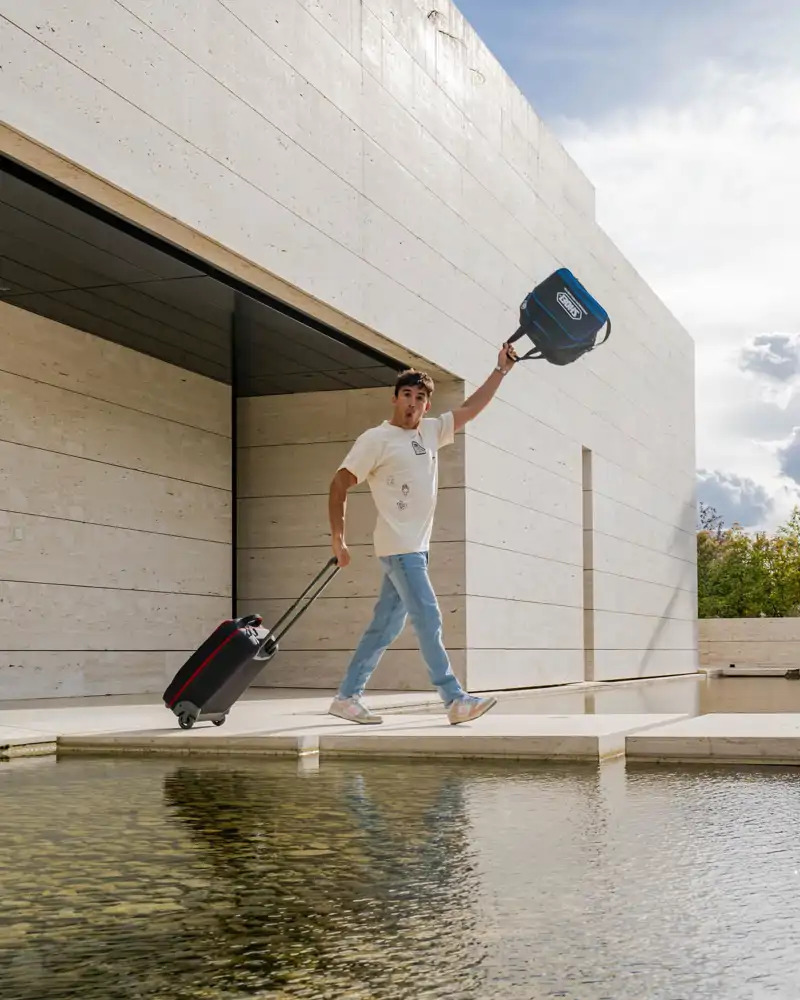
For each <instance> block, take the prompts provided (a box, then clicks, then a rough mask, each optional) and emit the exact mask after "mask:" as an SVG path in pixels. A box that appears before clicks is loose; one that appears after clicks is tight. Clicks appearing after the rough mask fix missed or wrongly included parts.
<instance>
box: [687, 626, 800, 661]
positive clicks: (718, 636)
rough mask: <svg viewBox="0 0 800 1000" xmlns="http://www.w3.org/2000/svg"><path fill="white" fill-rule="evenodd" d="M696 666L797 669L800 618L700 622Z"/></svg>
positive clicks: (799, 652) (799, 649) (799, 654)
mask: <svg viewBox="0 0 800 1000" xmlns="http://www.w3.org/2000/svg"><path fill="white" fill-rule="evenodd" d="M698 628H699V634H700V663H701V665H702V666H704V667H725V666H727V665H728V664H729V663H735V664H736V665H737V666H739V665H744V664H747V665H752V666H758V667H800V618H701V619H700V621H699V622H698Z"/></svg>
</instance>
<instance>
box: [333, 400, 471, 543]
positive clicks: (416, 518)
mask: <svg viewBox="0 0 800 1000" xmlns="http://www.w3.org/2000/svg"><path fill="white" fill-rule="evenodd" d="M454 440H455V433H454V419H453V414H452V412H448V413H444V414H442V416H441V417H429V418H423V420H422V421H421V423H420V425H419V427H417V428H415V429H414V430H411V429H408V430H406V429H405V428H402V427H397V426H395V425H393V424H391V423H390V422H389V421H388V420H385V421H384V422H383V423H382V424H380V425H378V426H377V427H372V428H370V429H369V430H367V431H364V433H363V434H361V435H359V437H358V438H357V439H356V441H355V442H354V444H353V446H352V448H351V449H350V451H349V452H348V454H347V456H346V457H345V460H344V462H343V463H342V465H341V466H340V468H347V469H348V470H349V471H350V472H351V473H352V474H353V475H354V476H355V477H356V480H357V482H358V483H359V484H360V483H363V482H368V483H369V488H370V492H371V493H372V498H373V500H374V501H375V506H376V508H377V510H376V513H377V515H378V516H377V519H376V522H375V532H374V536H373V537H374V543H375V552H376V555H378V556H389V555H399V554H402V553H404V552H423V551H427V550H428V548H429V547H430V537H431V531H432V527H433V516H434V511H435V508H436V494H437V489H438V465H439V462H438V451H439V449H440V448H443V447H445V446H446V445H449V444H452V443H453V441H454ZM409 445H410V446H411V447H409Z"/></svg>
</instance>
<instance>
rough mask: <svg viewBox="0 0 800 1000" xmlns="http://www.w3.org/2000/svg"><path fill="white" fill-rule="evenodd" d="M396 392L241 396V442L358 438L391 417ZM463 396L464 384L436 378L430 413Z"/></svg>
mask: <svg viewBox="0 0 800 1000" xmlns="http://www.w3.org/2000/svg"><path fill="white" fill-rule="evenodd" d="M392 391H393V390H392V389H391V388H388V387H380V388H377V389H350V390H342V391H340V392H302V393H300V392H298V393H293V394H292V395H287V396H249V397H246V398H244V399H240V400H239V403H238V408H239V446H240V447H241V448H253V447H276V446H279V445H286V444H294V445H296V444H319V443H325V442H340V441H346V442H350V441H355V439H356V438H357V437H358V435H359V434H361V433H363V432H364V431H365V430H367V429H368V428H370V427H374V426H376V425H377V424H379V423H381V421H383V420H386V419H389V418H390V417H391V406H392ZM463 399H464V383H463V382H451V383H449V382H437V383H436V390H435V393H434V403H433V406H432V408H431V411H430V415H431V416H438V415H440V414H441V413H444V412H445V411H446V410H448V409H451V408H453V407H457V406H458V405H459V404H460V403H461V402H463Z"/></svg>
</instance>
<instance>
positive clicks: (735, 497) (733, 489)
mask: <svg viewBox="0 0 800 1000" xmlns="http://www.w3.org/2000/svg"><path fill="white" fill-rule="evenodd" d="M697 499H698V503H704V504H708V505H709V506H710V507H713V508H714V510H715V511H716V512H717V514H719V515H720V517H721V518H722V520H723V522H724V524H725V525H726V526H727V527H730V526H731V525H732V524H739V525H741V527H742V528H752V527H755V526H757V525H759V524H763V522H764V521H765V520H766V518H767V517H769V515H770V513H771V511H772V507H773V504H774V501H773V499H772V497H770V495H769V494H768V493H767V491H766V490H765V489H764V487H763V486H759V485H758V483H755V482H753V480H752V479H747V478H746V477H743V476H736V475H731V474H730V473H725V472H719V471H718V470H716V471H714V472H711V471H709V470H708V469H700V470H699V471H698V473H697Z"/></svg>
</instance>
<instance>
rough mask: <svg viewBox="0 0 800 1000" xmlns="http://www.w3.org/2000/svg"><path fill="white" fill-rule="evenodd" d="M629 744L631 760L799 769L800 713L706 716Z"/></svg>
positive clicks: (640, 735)
mask: <svg viewBox="0 0 800 1000" xmlns="http://www.w3.org/2000/svg"><path fill="white" fill-rule="evenodd" d="M625 742H626V747H625V753H626V757H627V759H628V760H629V761H632V762H636V761H641V762H645V761H652V762H663V763H694V762H698V761H699V762H706V763H727V764H790V765H800V713H786V714H759V715H746V714H743V713H741V714H740V713H736V714H717V715H701V716H698V717H696V718H693V719H686V720H683V721H680V722H675V723H671V724H668V725H666V726H659V727H657V728H655V729H649V730H648V731H647V732H637V733H632V734H630V735H628V736H627V738H626V741H625Z"/></svg>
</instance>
